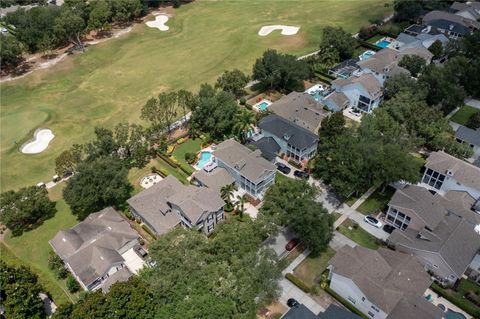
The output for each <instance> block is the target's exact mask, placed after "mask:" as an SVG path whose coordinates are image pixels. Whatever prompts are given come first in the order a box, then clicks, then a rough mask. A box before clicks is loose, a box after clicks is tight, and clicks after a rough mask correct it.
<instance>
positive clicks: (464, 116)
mask: <svg viewBox="0 0 480 319" xmlns="http://www.w3.org/2000/svg"><path fill="white" fill-rule="evenodd" d="M478 112H480V110H479V109H476V108H474V107H471V106H469V105H464V106H462V107H461V108H460V109H459V110H458V111H457V113H455V114H453V116H452V117H451V118H450V120H451V121H453V122H455V123H458V124H461V125H465V124H467V122H468V120H469V119H470V118H471V117H472V116H473V115H474V114H476V113H478Z"/></svg>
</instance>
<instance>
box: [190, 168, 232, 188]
mask: <svg viewBox="0 0 480 319" xmlns="http://www.w3.org/2000/svg"><path fill="white" fill-rule="evenodd" d="M192 182H193V183H194V184H195V185H197V186H200V187H208V188H211V189H213V190H215V191H217V192H220V190H221V189H222V187H224V186H227V185H231V184H233V183H235V179H234V178H233V177H232V176H231V175H230V174H229V173H228V172H227V170H226V169H224V168H221V167H214V165H212V164H210V165H205V167H204V168H203V169H201V170H199V171H197V172H195V173H193V175H192Z"/></svg>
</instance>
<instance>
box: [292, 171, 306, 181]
mask: <svg viewBox="0 0 480 319" xmlns="http://www.w3.org/2000/svg"><path fill="white" fill-rule="evenodd" d="M293 175H295V176H296V177H299V178H305V179H308V178H309V177H310V174H308V173H307V172H305V171H300V170H298V169H297V170H296V171H295V172H294V173H293Z"/></svg>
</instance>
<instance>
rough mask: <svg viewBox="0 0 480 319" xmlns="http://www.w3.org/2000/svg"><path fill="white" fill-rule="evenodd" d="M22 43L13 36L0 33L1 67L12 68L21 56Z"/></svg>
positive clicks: (17, 63) (18, 62)
mask: <svg viewBox="0 0 480 319" xmlns="http://www.w3.org/2000/svg"><path fill="white" fill-rule="evenodd" d="M22 53H23V45H22V43H21V42H20V41H18V40H17V39H16V38H15V37H13V36H6V35H4V34H0V65H2V67H3V68H14V67H16V66H17V65H19V64H20V63H21V62H22V60H23V58H22Z"/></svg>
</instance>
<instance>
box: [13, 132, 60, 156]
mask: <svg viewBox="0 0 480 319" xmlns="http://www.w3.org/2000/svg"><path fill="white" fill-rule="evenodd" d="M54 137H55V135H53V133H52V131H51V130H49V129H48V128H44V129H38V130H36V131H35V133H34V134H33V139H32V140H30V141H28V142H26V143H25V144H23V145H22V147H21V148H20V152H22V153H24V154H37V153H41V152H43V151H44V150H45V149H46V148H47V146H48V144H49V143H50V141H51V140H53V138H54Z"/></svg>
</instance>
